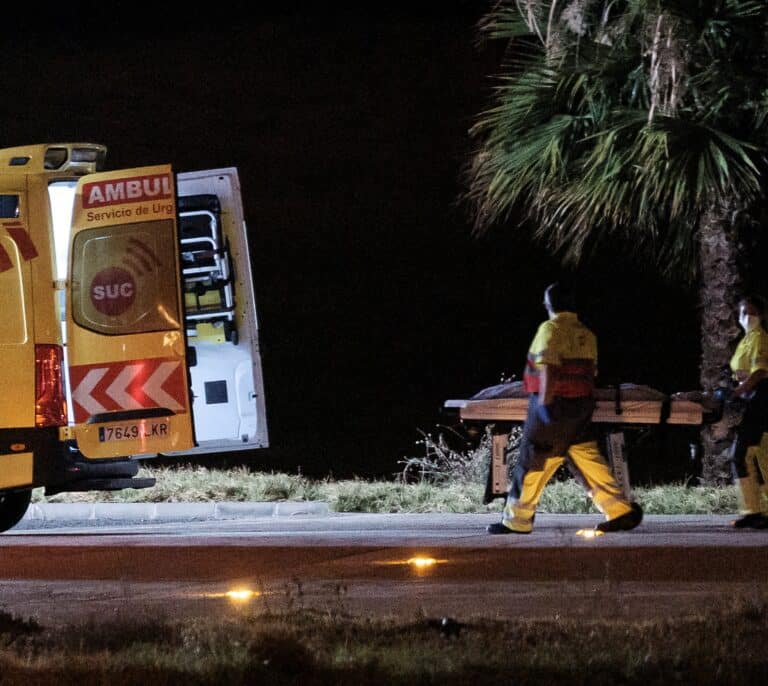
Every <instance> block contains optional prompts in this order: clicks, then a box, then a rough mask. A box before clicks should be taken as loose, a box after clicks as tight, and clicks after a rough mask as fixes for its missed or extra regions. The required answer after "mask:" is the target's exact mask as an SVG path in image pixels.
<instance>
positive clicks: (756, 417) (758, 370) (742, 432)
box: [731, 296, 768, 529]
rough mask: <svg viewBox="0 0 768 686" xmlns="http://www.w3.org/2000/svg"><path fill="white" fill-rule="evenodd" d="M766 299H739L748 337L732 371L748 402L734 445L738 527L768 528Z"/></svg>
mask: <svg viewBox="0 0 768 686" xmlns="http://www.w3.org/2000/svg"><path fill="white" fill-rule="evenodd" d="M764 312H765V308H764V303H763V302H762V300H761V299H760V298H757V297H755V296H748V297H746V298H742V299H741V300H740V301H739V325H740V326H741V328H742V329H744V337H743V338H742V339H741V340H740V341H739V344H738V346H737V347H736V352H735V353H734V354H733V357H732V358H731V371H732V372H733V377H734V379H735V381H736V382H737V383H738V386H737V387H736V388H735V389H734V391H733V394H734V396H735V397H737V398H740V399H741V400H743V401H744V402H745V407H744V414H743V416H742V420H741V423H740V424H739V426H738V427H737V429H736V437H735V439H734V441H733V446H732V447H731V468H732V471H733V477H734V480H735V481H736V482H737V483H738V485H739V489H740V491H741V498H742V510H743V511H742V517H741V518H739V519H737V520H736V521H735V522H733V525H734V526H735V527H736V528H738V529H765V528H768V517H766V516H765V514H764V513H763V512H762V507H761V506H762V503H761V500H762V496H761V485H763V476H762V474H761V472H760V465H759V463H758V459H759V452H758V448H759V445H760V440H761V438H762V437H763V433H764V432H766V431H768V333H766V331H765V329H764V328H763V317H764Z"/></svg>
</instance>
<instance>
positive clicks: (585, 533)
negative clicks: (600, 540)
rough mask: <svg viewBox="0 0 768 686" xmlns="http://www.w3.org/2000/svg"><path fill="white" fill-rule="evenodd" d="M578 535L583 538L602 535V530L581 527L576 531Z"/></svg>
mask: <svg viewBox="0 0 768 686" xmlns="http://www.w3.org/2000/svg"><path fill="white" fill-rule="evenodd" d="M576 535H577V536H579V537H581V538H597V537H598V536H602V535H603V532H602V531H597V530H596V529H579V530H578V531H577V532H576Z"/></svg>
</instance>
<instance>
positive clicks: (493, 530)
mask: <svg viewBox="0 0 768 686" xmlns="http://www.w3.org/2000/svg"><path fill="white" fill-rule="evenodd" d="M485 530H486V531H487V532H488V533H489V534H529V533H531V532H530V531H515V530H514V529H510V528H509V527H508V526H504V525H503V524H502V523H501V522H495V523H494V524H489V525H488V526H487V527H485Z"/></svg>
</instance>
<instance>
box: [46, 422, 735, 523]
mask: <svg viewBox="0 0 768 686" xmlns="http://www.w3.org/2000/svg"><path fill="white" fill-rule="evenodd" d="M515 439H516V436H514V435H513V437H512V441H511V445H514V442H515ZM417 445H419V446H420V450H421V453H422V454H420V455H417V456H415V457H411V458H407V459H405V460H403V461H402V463H401V464H402V470H401V471H399V472H398V473H396V474H393V476H392V478H391V479H388V480H371V479H361V478H353V479H339V480H337V479H330V478H327V479H309V478H307V477H305V476H302V475H301V474H287V473H282V472H263V471H254V470H251V469H249V468H248V467H244V466H243V467H235V468H232V469H209V468H206V467H201V466H194V465H188V464H179V465H176V466H172V467H168V466H164V467H153V466H152V462H151V461H146V462H145V463H143V465H142V467H141V469H140V472H139V476H150V477H154V478H155V479H156V480H157V485H156V486H154V487H153V488H148V489H139V490H136V489H126V490H122V491H111V492H110V491H95V492H86V493H61V494H58V495H55V496H52V497H50V498H46V497H44V495H43V489H35V491H34V492H33V502H43V501H45V502H208V501H243V502H246V501H281V500H319V501H324V502H327V503H328V505H329V507H330V509H331V510H332V511H335V512H372V513H397V512H413V513H418V512H456V513H482V512H496V511H498V510H500V509H501V506H502V499H501V498H497V499H496V500H494V501H492V502H491V503H489V504H487V505H485V504H483V493H484V490H485V477H486V473H487V468H488V461H489V459H490V436H489V435H488V434H486V436H485V437H483V438H482V440H481V441H480V442H479V445H478V446H477V447H475V448H473V449H464V450H457V449H454V448H452V447H451V446H450V445H449V441H448V439H447V438H446V435H445V434H442V433H441V434H438V435H437V436H432V435H431V434H426V433H422V439H421V440H420V441H418V442H417ZM511 459H514V453H512V457H511ZM634 496H635V499H636V500H638V501H639V502H640V503H641V504H642V505H643V508H644V510H645V512H646V514H669V515H679V514H729V513H734V512H736V511H738V493H737V489H736V488H735V487H734V486H731V485H721V486H703V485H695V484H691V483H671V484H660V485H651V486H637V487H635V488H634ZM539 511H540V512H549V513H560V514H568V513H583V514H593V513H596V510H595V508H594V506H593V505H592V502H591V500H590V499H589V498H588V497H587V496H586V494H585V492H584V491H583V490H582V488H581V487H580V486H579V485H578V484H577V483H576V482H575V481H574V480H573V479H570V478H567V475H566V473H565V472H564V470H563V471H561V472H560V473H559V474H558V475H556V478H555V479H553V480H552V481H551V482H550V483H549V484H548V485H547V488H545V489H544V494H543V496H542V499H541V501H540V504H539Z"/></svg>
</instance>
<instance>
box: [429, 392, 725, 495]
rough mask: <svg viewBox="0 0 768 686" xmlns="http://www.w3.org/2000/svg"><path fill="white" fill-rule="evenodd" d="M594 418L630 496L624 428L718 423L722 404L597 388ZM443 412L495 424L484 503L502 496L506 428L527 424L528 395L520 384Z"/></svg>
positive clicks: (699, 396)
mask: <svg viewBox="0 0 768 686" xmlns="http://www.w3.org/2000/svg"><path fill="white" fill-rule="evenodd" d="M594 395H595V401H596V402H595V410H594V412H593V414H592V419H593V421H594V422H596V423H600V424H606V425H608V426H607V427H606V429H607V436H606V439H607V440H606V444H607V446H606V447H607V452H608V458H609V461H610V463H611V468H612V470H613V472H614V475H615V477H616V480H617V481H618V482H619V484H620V485H621V487H622V489H623V490H624V492H625V494H626V495H627V496H628V497H630V496H631V488H630V485H629V469H628V465H627V460H626V455H625V450H624V434H623V426H622V425H629V424H632V425H653V424H675V425H696V424H703V423H709V422H712V421H717V419H718V418H719V416H720V414H721V413H722V402H721V401H718V400H716V399H715V398H714V397H712V396H709V395H707V394H704V393H701V392H698V391H691V392H686V393H676V394H674V395H672V396H669V395H667V394H665V393H662V392H661V391H657V390H655V389H653V388H650V387H648V386H640V385H636V384H621V385H620V386H618V387H615V388H597V389H595V392H594ZM443 408H444V410H445V411H448V412H453V413H456V414H458V417H459V419H460V420H461V421H462V422H465V423H469V424H484V425H490V424H494V425H495V430H494V431H493V434H492V449H491V463H490V468H489V472H488V483H487V486H486V493H485V499H484V501H485V502H486V503H488V502H490V501H491V500H493V499H494V498H497V497H503V496H505V495H506V492H507V488H508V485H507V482H508V469H509V465H508V445H509V434H510V431H509V428H507V427H509V425H510V424H516V423H522V422H525V418H526V415H527V413H528V394H527V393H526V392H525V390H524V389H523V383H522V382H521V381H514V382H510V383H503V384H499V385H496V386H491V387H489V388H484V389H483V390H481V391H479V392H478V393H476V394H474V395H473V396H472V397H470V398H467V399H460V400H446V401H445V402H444V404H443Z"/></svg>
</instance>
